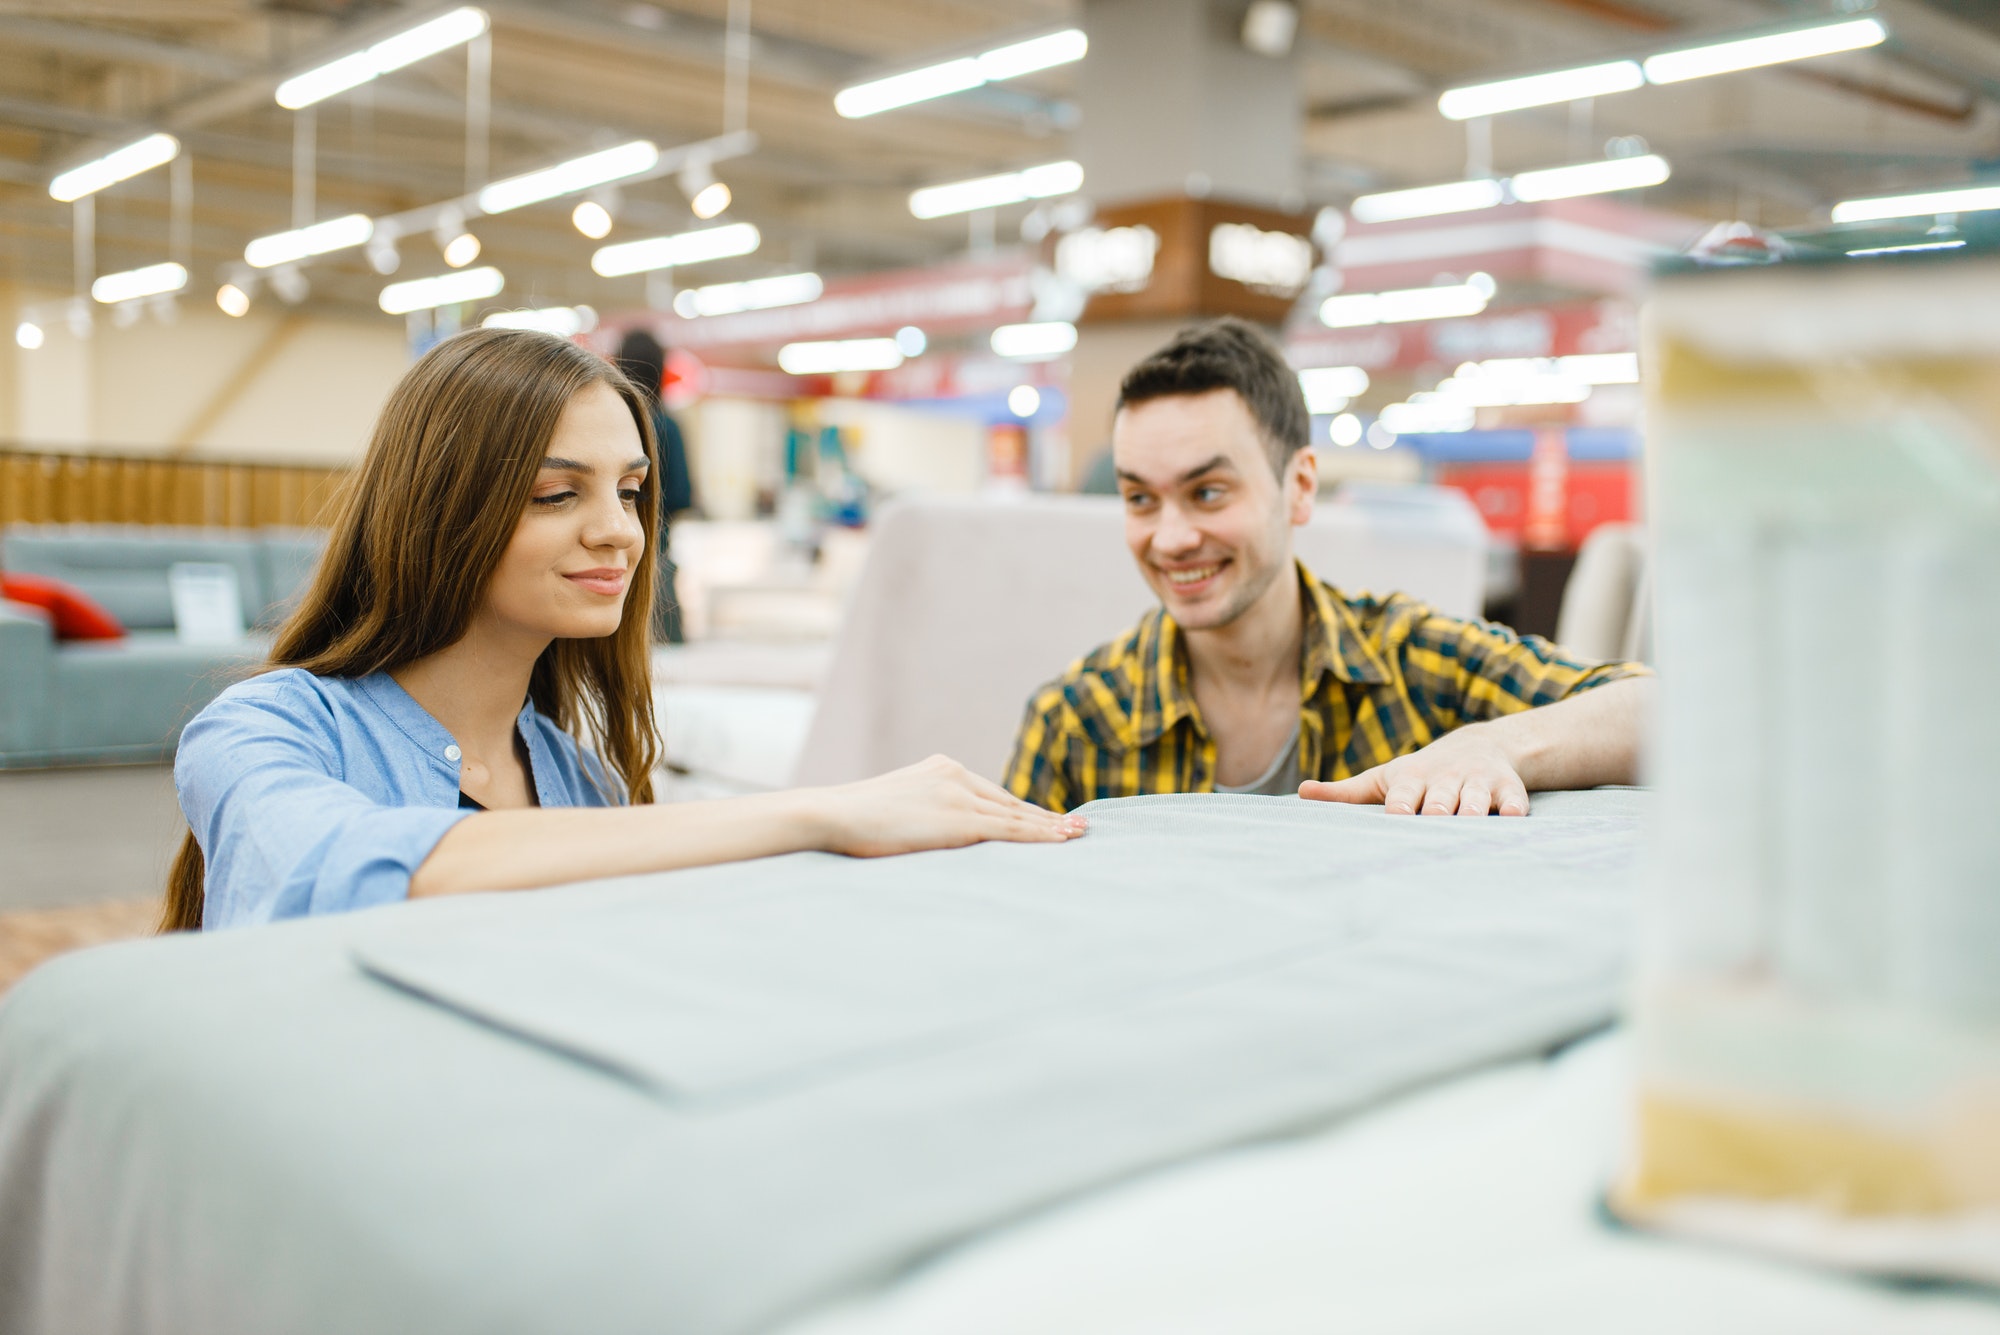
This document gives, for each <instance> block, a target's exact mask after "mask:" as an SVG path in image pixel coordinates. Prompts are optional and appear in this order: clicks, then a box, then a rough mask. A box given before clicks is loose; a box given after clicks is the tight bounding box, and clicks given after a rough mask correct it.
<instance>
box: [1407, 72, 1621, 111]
mask: <svg viewBox="0 0 2000 1335" xmlns="http://www.w3.org/2000/svg"><path fill="white" fill-rule="evenodd" d="M1645 82H1646V75H1645V71H1643V70H1641V69H1640V68H1639V62H1638V61H1636V60H1613V61H1609V62H1607V63H1605V64H1602V65H1584V66H1581V67H1579V68H1577V69H1569V70H1554V71H1552V72H1550V73H1548V74H1529V75H1526V76H1524V77H1522V78H1519V79H1501V80H1499V81H1497V82H1495V83H1480V84H1472V85H1470V86H1468V87H1465V88H1452V89H1448V90H1447V91H1446V92H1444V93H1443V94H1441V95H1440V96H1439V97H1438V110H1439V111H1441V112H1443V113H1444V114H1445V115H1446V116H1448V117H1449V118H1451V119H1452V120H1455V121H1465V120H1471V119H1472V118H1473V117H1475V116H1492V115H1495V114H1497V113H1499V112H1502V111H1518V110H1520V109H1521V108H1522V107H1540V106H1547V105H1549V104H1550V103H1552V102H1574V101H1576V100H1577V99H1578V98H1584V97H1601V96H1603V95H1605V94H1607V93H1625V92H1630V91H1631V90H1632V89H1634V88H1639V87H1643V86H1644V84H1645Z"/></svg>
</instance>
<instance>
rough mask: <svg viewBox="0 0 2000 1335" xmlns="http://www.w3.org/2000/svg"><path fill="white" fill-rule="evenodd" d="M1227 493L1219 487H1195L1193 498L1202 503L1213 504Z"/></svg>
mask: <svg viewBox="0 0 2000 1335" xmlns="http://www.w3.org/2000/svg"><path fill="white" fill-rule="evenodd" d="M1227 494H1228V493H1227V492H1226V491H1225V490H1224V489H1223V488H1221V487H1196V488H1195V492H1194V498H1195V499H1196V500H1197V501H1200V502H1201V503H1202V504H1203V505H1213V504H1215V503H1216V502H1217V501H1219V500H1221V499H1222V498H1223V497H1224V496H1226V495H1227Z"/></svg>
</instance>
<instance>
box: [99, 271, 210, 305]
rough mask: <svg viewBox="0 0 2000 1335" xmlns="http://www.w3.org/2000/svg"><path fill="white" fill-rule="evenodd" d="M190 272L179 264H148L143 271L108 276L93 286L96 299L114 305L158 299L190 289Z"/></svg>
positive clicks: (109, 274)
mask: <svg viewBox="0 0 2000 1335" xmlns="http://www.w3.org/2000/svg"><path fill="white" fill-rule="evenodd" d="M187 280H188V271H187V270H186V269H183V268H182V267H181V266H180V265H178V264H149V265H147V266H146V267H145V268H143V269H127V270H126V271H125V272H124V273H108V274H106V275H104V277H102V278H100V279H98V280H97V281H96V282H94V283H92V284H91V285H90V295H91V297H92V298H93V299H95V300H97V301H101V302H103V303H104V304H105V305H107V306H113V305H116V304H117V303H119V302H121V301H130V300H132V299H133V298H134V297H157V296H159V295H160V294H161V293H163V292H178V291H180V290H181V289H182V288H184V287H186V286H187Z"/></svg>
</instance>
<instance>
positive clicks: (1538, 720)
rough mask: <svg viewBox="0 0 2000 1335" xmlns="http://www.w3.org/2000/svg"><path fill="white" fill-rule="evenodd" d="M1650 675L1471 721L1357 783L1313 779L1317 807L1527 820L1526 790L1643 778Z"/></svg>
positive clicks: (1309, 784) (1303, 793)
mask: <svg viewBox="0 0 2000 1335" xmlns="http://www.w3.org/2000/svg"><path fill="white" fill-rule="evenodd" d="M1653 689H1654V682H1653V679H1652V678H1651V677H1627V678H1624V679H1623V680H1620V681H1611V682H1606V683H1605V684H1604V685H1602V686H1594V687H1592V688H1591V689H1589V690H1587V691H1579V692H1577V693H1576V694H1574V695H1572V696H1570V697H1569V698H1568V699H1566V700H1558V701H1557V702H1556V703H1554V704H1552V705H1543V706H1542V707H1541V708H1540V709H1527V710H1523V711H1522V712H1520V713H1518V714H1509V715H1507V716H1506V717H1505V718H1496V719H1488V720H1487V721H1486V722H1484V723H1471V724H1467V725H1466V726H1465V727H1463V728H1460V729H1458V730H1457V731H1456V732H1449V733H1446V734H1445V735H1444V736H1442V737H1440V738H1438V739H1437V740H1436V741H1434V742H1432V743H1431V744H1430V745H1429V746H1427V747H1425V748H1424V749H1423V750H1421V751H1417V752H1413V753H1412V754H1410V755H1407V756H1398V757H1397V758H1396V759H1394V760H1392V761H1390V762H1389V763H1388V764H1386V765H1377V766H1376V767H1375V768H1374V769H1371V770H1363V771H1362V772H1361V773H1359V774H1357V775H1355V776H1354V777H1353V778H1351V779H1342V780H1340V781H1339V782H1338V783H1321V782H1319V781H1318V780H1315V779H1308V780H1307V781H1306V782H1304V783H1302V784H1300V785H1299V796H1300V797H1306V798H1311V799H1313V800H1314V801H1317V802H1363V803H1374V802H1380V803H1381V804H1382V805H1383V806H1385V807H1387V808H1388V809H1389V810H1390V811H1394V812H1398V813H1400V814H1402V815H1406V816H1407V815H1411V814H1422V815H1425V816H1449V815H1452V814H1454V813H1456V814H1458V815H1460V816H1484V815H1487V814H1488V813H1490V812H1498V813H1499V814H1501V815H1502V816H1525V815H1527V814H1528V791H1529V790H1530V789H1533V790H1534V791H1536V792H1542V791H1544V790H1546V789H1550V788H1595V787H1596V786H1597V785H1599V784H1601V783H1637V782H1638V781H1639V743H1640V739H1641V737H1642V736H1643V735H1644V733H1645V730H1646V720H1647V718H1648V716H1649V715H1650V714H1651V712H1652V708H1653Z"/></svg>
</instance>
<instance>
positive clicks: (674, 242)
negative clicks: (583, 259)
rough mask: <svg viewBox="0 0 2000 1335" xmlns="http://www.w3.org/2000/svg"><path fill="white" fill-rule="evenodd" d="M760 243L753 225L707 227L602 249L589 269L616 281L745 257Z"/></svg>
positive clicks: (759, 236) (758, 235) (759, 237)
mask: <svg viewBox="0 0 2000 1335" xmlns="http://www.w3.org/2000/svg"><path fill="white" fill-rule="evenodd" d="M763 240H764V238H763V236H762V235H761V234H760V233H759V232H758V231H757V228H756V225H755V224H754V223H730V224H729V225H728V226H726V227H707V228H703V229H702V230H701V231H698V232H681V233H679V234H677V235H675V236H654V237H648V238H647V239H645V240H644V241H623V242H620V243H619V244H618V245H615V246H601V247H599V248H598V251H597V253H596V254H595V255H592V256H591V257H590V267H591V268H592V269H594V270H596V271H597V272H598V273H599V274H600V275H602V276H603V277H605V278H617V277H620V276H621V275H624V274H628V273H647V272H649V271H651V270H653V269H671V268H673V267H674V266H675V265H678V264H700V263H702V262H703V261H706V260H726V259H730V258H733V257H735V256H737V255H748V254H750V253H751V252H753V251H754V250H756V249H757V247H758V246H760V245H762V244H763Z"/></svg>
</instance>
